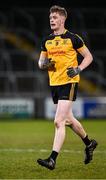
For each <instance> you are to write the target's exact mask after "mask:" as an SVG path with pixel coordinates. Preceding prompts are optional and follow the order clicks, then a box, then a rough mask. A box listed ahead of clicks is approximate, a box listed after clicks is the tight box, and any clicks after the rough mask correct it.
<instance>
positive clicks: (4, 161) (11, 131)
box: [0, 120, 106, 179]
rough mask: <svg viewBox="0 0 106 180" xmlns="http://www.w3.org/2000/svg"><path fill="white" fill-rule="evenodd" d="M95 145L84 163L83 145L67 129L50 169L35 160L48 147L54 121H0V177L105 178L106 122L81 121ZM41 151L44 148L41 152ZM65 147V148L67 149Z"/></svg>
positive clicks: (40, 156) (52, 135) (45, 152)
mask: <svg viewBox="0 0 106 180" xmlns="http://www.w3.org/2000/svg"><path fill="white" fill-rule="evenodd" d="M81 123H82V124H83V126H84V128H85V129H86V131H87V133H88V134H89V135H90V137H91V138H95V139H96V140H97V141H98V143H99V145H98V147H97V149H96V150H95V153H94V159H93V161H92V162H91V163H90V164H88V165H84V163H83V160H84V148H85V146H84V144H83V143H82V141H81V139H80V138H79V137H78V136H77V135H75V134H74V133H73V132H72V130H71V129H69V128H67V131H66V139H65V142H64V145H63V147H62V149H61V152H60V154H59V156H58V159H57V164H56V169H55V170H53V171H50V170H48V169H46V168H43V167H41V166H39V165H38V164H37V163H36V160H37V159H38V158H46V157H47V156H48V155H49V154H50V152H51V149H52V142H53V137H54V124H53V122H52V121H45V120H29V121H26V120H12V121H10V122H9V121H0V179H106V173H105V170H106V121H105V120H97V121H96V120H85V121H81ZM44 150H45V151H44ZM67 150H68V151H67Z"/></svg>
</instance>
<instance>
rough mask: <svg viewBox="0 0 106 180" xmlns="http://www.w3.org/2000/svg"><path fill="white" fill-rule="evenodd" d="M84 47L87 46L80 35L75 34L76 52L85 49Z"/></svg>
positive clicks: (74, 46) (74, 45)
mask: <svg viewBox="0 0 106 180" xmlns="http://www.w3.org/2000/svg"><path fill="white" fill-rule="evenodd" d="M84 45H85V44H84V41H83V39H82V38H81V37H80V36H79V35H77V34H75V35H74V39H73V48H74V49H75V50H77V49H79V48H81V47H83V46H84Z"/></svg>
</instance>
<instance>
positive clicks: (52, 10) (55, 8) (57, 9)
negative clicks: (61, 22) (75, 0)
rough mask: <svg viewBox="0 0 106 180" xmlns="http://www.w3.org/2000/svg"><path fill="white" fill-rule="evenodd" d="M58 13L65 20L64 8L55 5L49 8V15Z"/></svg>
mask: <svg viewBox="0 0 106 180" xmlns="http://www.w3.org/2000/svg"><path fill="white" fill-rule="evenodd" d="M54 12H56V13H59V14H60V15H61V16H64V17H65V18H67V11H66V9H65V8H64V7H61V6H57V5H54V6H52V7H51V8H50V13H54Z"/></svg>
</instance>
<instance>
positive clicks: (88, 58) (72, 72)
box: [67, 46, 93, 78]
mask: <svg viewBox="0 0 106 180" xmlns="http://www.w3.org/2000/svg"><path fill="white" fill-rule="evenodd" d="M79 53H80V54H81V55H82V56H83V57H84V59H83V61H82V62H81V64H80V65H79V66H78V67H69V68H68V69H67V75H68V76H69V77H71V78H73V77H74V76H76V75H78V74H80V72H81V71H82V70H83V69H85V68H86V67H87V66H89V65H90V64H91V62H92V60H93V57H92V54H91V53H90V51H89V49H88V48H87V47H86V46H84V48H82V49H80V51H79Z"/></svg>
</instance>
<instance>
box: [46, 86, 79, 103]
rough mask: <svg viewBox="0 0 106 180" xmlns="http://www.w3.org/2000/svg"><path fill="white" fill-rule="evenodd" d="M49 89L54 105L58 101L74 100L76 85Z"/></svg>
mask: <svg viewBox="0 0 106 180" xmlns="http://www.w3.org/2000/svg"><path fill="white" fill-rule="evenodd" d="M50 88H51V94H52V98H53V102H54V104H57V103H58V100H70V101H75V100H76V96H77V91H78V83H69V84H64V85H59V86H50Z"/></svg>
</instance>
